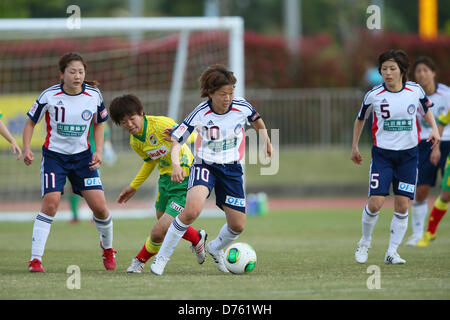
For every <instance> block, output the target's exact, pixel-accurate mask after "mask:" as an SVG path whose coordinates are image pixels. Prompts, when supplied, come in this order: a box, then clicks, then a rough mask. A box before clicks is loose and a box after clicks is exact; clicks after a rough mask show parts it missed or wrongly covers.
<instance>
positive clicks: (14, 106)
mask: <svg viewBox="0 0 450 320" xmlns="http://www.w3.org/2000/svg"><path fill="white" fill-rule="evenodd" d="M243 46H244V45H243V21H242V19H241V18H238V17H222V18H209V17H208V18H206V17H205V18H81V20H80V21H79V24H78V25H75V26H74V25H73V24H72V25H71V24H70V23H68V20H67V19H0V112H1V113H2V115H3V116H2V118H1V120H2V121H3V123H5V124H6V126H7V127H8V129H9V131H10V132H11V133H12V134H13V135H14V137H15V138H16V140H17V141H18V142H19V144H20V145H21V144H22V131H23V126H24V124H25V121H26V119H27V117H26V113H27V111H28V110H29V108H30V107H31V106H32V105H33V103H34V101H35V100H36V99H37V97H38V96H39V94H40V93H41V92H42V91H43V90H45V89H46V88H48V87H50V86H52V85H55V84H57V83H59V82H60V80H59V70H58V60H59V58H60V56H61V55H63V54H64V53H66V52H72V51H75V52H79V53H80V54H81V55H82V56H83V58H84V59H85V61H86V62H87V65H88V67H87V75H86V79H87V80H97V81H98V82H99V83H100V86H99V88H100V90H101V91H102V94H103V98H104V102H105V105H106V106H107V107H108V106H109V103H110V102H111V100H112V99H113V98H114V97H116V96H119V95H122V94H125V93H133V94H136V95H137V96H138V97H139V98H140V99H141V101H142V102H143V105H144V108H145V112H146V114H149V115H166V116H170V117H172V118H174V119H175V120H176V121H181V120H182V119H183V118H184V117H185V116H186V115H187V114H188V113H189V112H190V111H191V110H192V109H193V108H194V107H195V106H196V105H197V104H198V103H199V102H200V101H201V98H200V94H199V84H198V78H199V76H200V74H201V72H202V71H203V70H204V69H205V68H206V67H207V66H208V65H211V64H215V63H221V64H224V65H227V66H228V67H229V68H230V69H231V70H233V71H234V73H235V75H236V77H237V79H238V83H237V87H236V90H235V94H236V96H242V95H243V93H244V81H245V80H244V66H243V64H244V47H243ZM108 126H109V129H110V133H111V134H110V139H111V142H112V147H113V150H114V152H115V153H116V155H117V157H116V159H115V162H112V163H109V165H108V161H107V160H108V159H104V160H105V162H106V163H105V164H104V165H103V166H102V168H101V178H102V182H103V185H104V189H105V193H106V197H107V199H108V200H109V201H114V200H115V199H116V198H117V196H118V195H119V193H120V191H121V190H122V189H123V188H124V187H125V186H127V185H128V184H129V183H130V182H131V180H132V179H133V178H134V176H135V175H136V173H137V172H138V170H139V168H140V166H141V164H142V160H141V159H140V158H139V157H138V156H137V155H136V154H134V152H133V151H132V150H131V148H130V146H129V135H128V133H126V132H125V131H124V130H122V129H121V128H119V127H116V126H115V125H113V124H112V122H110V121H109V122H108ZM45 134H46V129H45V125H43V122H41V123H40V124H39V125H37V126H36V128H35V132H34V136H33V141H32V148H33V151H34V152H35V161H34V163H33V164H32V165H31V166H29V167H26V166H25V165H24V163H23V161H15V157H14V156H13V155H12V154H11V149H10V145H9V144H8V142H7V141H6V140H5V139H3V138H0V211H2V207H3V208H6V204H7V203H11V202H15V203H19V204H20V205H26V204H27V203H29V202H38V201H40V196H41V195H40V192H41V191H40V183H41V182H40V159H41V151H40V149H41V146H42V144H43V140H44V137H45ZM104 156H105V155H104ZM155 171H156V170H155ZM158 175H159V174H158V172H154V173H153V174H152V176H151V177H150V178H149V179H148V181H146V182H145V183H144V184H143V185H142V186H141V188H140V189H139V191H138V193H137V194H136V195H135V198H133V200H136V201H137V200H143V201H145V200H147V199H149V198H150V199H151V200H153V198H154V194H155V192H154V188H155V187H156V181H157V177H158ZM65 191H66V193H67V192H70V187H68V186H67V185H66V190H65ZM2 204H3V205H2ZM37 209H38V208H36V209H35V210H37Z"/></svg>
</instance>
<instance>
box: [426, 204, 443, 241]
mask: <svg viewBox="0 0 450 320" xmlns="http://www.w3.org/2000/svg"><path fill="white" fill-rule="evenodd" d="M447 209H448V203H445V202H443V201H442V200H441V197H438V198H437V199H436V201H435V202H434V207H433V210H431V213H430V218H428V228H427V231H429V232H431V233H432V234H435V233H436V229H437V227H438V225H439V222H440V221H441V219H442V217H443V216H444V215H445V213H446V212H447Z"/></svg>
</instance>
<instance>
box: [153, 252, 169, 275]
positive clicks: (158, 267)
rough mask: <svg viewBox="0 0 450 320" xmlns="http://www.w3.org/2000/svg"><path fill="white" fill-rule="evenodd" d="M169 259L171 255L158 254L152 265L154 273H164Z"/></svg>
mask: <svg viewBox="0 0 450 320" xmlns="http://www.w3.org/2000/svg"><path fill="white" fill-rule="evenodd" d="M169 259H170V258H169V257H163V256H160V255H156V257H155V259H154V260H153V263H152V264H151V265H150V270H151V271H152V273H154V274H156V275H158V276H161V275H162V274H163V273H164V268H165V267H166V264H167V262H169Z"/></svg>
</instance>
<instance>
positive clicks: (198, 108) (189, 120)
mask: <svg viewBox="0 0 450 320" xmlns="http://www.w3.org/2000/svg"><path fill="white" fill-rule="evenodd" d="M208 107H209V106H208V101H205V102H203V103H202V104H200V105H199V106H198V107H197V108H195V109H194V111H192V112H191V113H190V114H189V115H188V116H187V117H186V119H184V121H183V122H185V123H186V124H190V123H191V121H192V119H193V118H194V117H195V116H196V115H197V113H199V112H200V111H201V110H204V109H205V108H208Z"/></svg>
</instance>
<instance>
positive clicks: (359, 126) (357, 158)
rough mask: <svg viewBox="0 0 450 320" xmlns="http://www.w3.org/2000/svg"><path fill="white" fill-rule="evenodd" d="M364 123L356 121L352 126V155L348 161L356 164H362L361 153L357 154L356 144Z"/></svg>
mask: <svg viewBox="0 0 450 320" xmlns="http://www.w3.org/2000/svg"><path fill="white" fill-rule="evenodd" d="M364 122H365V120H359V119H356V120H355V124H354V126H353V143H352V154H351V157H350V159H351V160H352V161H353V162H354V163H356V164H361V163H362V156H361V153H359V148H358V143H359V138H360V137H361V132H362V129H363V128H364Z"/></svg>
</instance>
